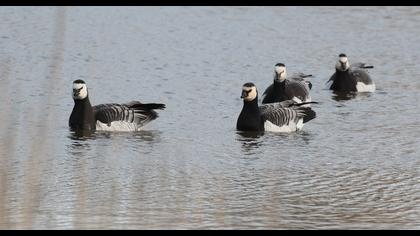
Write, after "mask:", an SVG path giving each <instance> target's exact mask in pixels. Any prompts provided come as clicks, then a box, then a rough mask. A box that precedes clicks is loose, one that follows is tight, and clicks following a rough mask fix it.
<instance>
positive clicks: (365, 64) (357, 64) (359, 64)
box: [350, 62, 373, 69]
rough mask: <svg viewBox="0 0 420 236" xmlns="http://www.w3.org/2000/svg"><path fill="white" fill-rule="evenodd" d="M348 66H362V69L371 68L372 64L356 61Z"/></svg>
mask: <svg viewBox="0 0 420 236" xmlns="http://www.w3.org/2000/svg"><path fill="white" fill-rule="evenodd" d="M350 68H363V69H372V68H373V66H372V65H368V64H367V63H363V62H356V63H353V64H351V65H350Z"/></svg>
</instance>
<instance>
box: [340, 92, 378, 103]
mask: <svg viewBox="0 0 420 236" xmlns="http://www.w3.org/2000/svg"><path fill="white" fill-rule="evenodd" d="M370 96H372V93H370V92H339V91H333V95H332V99H334V100H335V101H338V102H339V101H347V100H351V99H354V98H367V97H370Z"/></svg>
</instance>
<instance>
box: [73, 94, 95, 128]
mask: <svg viewBox="0 0 420 236" xmlns="http://www.w3.org/2000/svg"><path fill="white" fill-rule="evenodd" d="M69 126H70V129H71V130H75V131H78V130H88V131H95V129H96V121H95V117H94V113H93V108H92V105H91V104H90V101H89V97H86V98H85V99H82V100H74V107H73V111H72V112H71V115H70V119H69Z"/></svg>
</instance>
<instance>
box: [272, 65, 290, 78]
mask: <svg viewBox="0 0 420 236" xmlns="http://www.w3.org/2000/svg"><path fill="white" fill-rule="evenodd" d="M286 76H287V73H286V66H285V65H284V64H283V63H277V64H276V65H275V66H274V79H278V80H279V81H280V82H283V81H284V80H285V79H286Z"/></svg>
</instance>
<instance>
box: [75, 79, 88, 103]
mask: <svg viewBox="0 0 420 236" xmlns="http://www.w3.org/2000/svg"><path fill="white" fill-rule="evenodd" d="M87 96H88V91H87V87H86V83H85V81H83V80H80V79H78V80H75V81H73V99H74V100H83V99H85V98H86V97H87Z"/></svg>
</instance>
